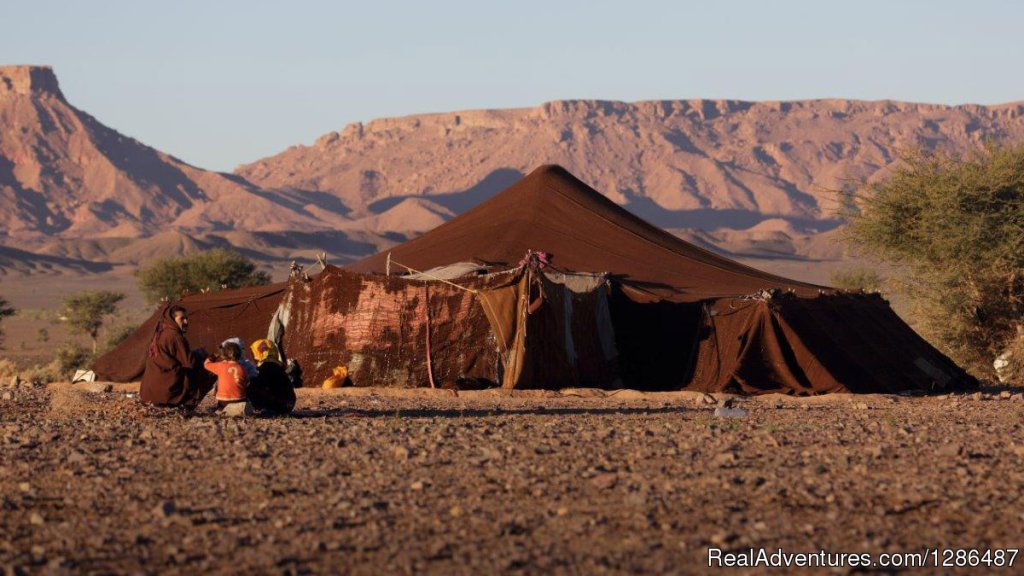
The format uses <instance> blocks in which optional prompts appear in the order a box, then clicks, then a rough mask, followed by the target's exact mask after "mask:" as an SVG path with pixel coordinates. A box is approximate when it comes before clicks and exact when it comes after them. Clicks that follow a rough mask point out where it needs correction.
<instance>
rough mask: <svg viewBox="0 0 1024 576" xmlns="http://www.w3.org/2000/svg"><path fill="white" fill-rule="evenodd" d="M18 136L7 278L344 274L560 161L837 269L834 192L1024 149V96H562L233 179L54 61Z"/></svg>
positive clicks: (244, 170) (765, 253)
mask: <svg viewBox="0 0 1024 576" xmlns="http://www.w3.org/2000/svg"><path fill="white" fill-rule="evenodd" d="M0 127H2V128H0V130H2V131H0V246H3V247H6V250H5V251H4V252H3V257H2V258H0V269H7V270H15V271H17V270H21V271H25V270H33V269H39V267H43V268H44V269H48V270H49V269H61V267H62V266H65V265H66V266H67V269H68V270H70V271H75V272H79V271H83V270H91V269H93V268H90V265H91V264H90V263H92V264H102V265H104V266H105V265H108V264H121V263H130V264H134V263H139V262H143V261H146V260H149V259H151V258H154V257H159V256H163V255H169V254H181V253H186V252H189V251H194V250H201V249H205V248H209V247H212V246H232V247H235V248H237V249H240V250H242V251H243V252H245V253H246V254H249V255H251V256H253V257H256V258H258V259H263V260H289V259H292V258H294V257H296V256H299V255H302V256H306V257H309V256H310V255H311V254H312V253H313V252H314V251H320V250H323V251H326V252H328V253H329V254H331V256H332V261H333V262H335V263H344V262H347V261H350V260H352V259H355V258H358V257H362V256H365V255H367V254H370V253H373V252H375V251H378V250H380V249H383V248H386V247H387V246H390V245H392V244H394V243H396V242H400V241H403V240H405V239H407V238H410V237H413V236H415V235H417V234H420V233H422V232H424V231H426V230H428V229H430V228H433V227H434V226H436V225H438V224H440V223H442V222H444V221H446V220H448V219H450V218H451V217H453V216H454V215H457V214H460V213H462V212H464V211H465V210H467V209H468V208H470V207H471V206H473V205H475V204H477V203H479V202H480V201H482V200H484V199H486V198H489V197H490V196H492V195H493V194H495V193H496V192H497V191H499V190H501V189H503V188H505V187H506V186H508V185H511V184H512V183H514V182H516V181H517V180H518V179H519V178H521V177H522V176H523V175H524V174H525V173H527V172H529V171H531V170H532V169H534V168H536V167H537V166H539V165H542V164H549V163H555V164H561V165H563V166H564V167H566V168H567V169H568V170H569V171H570V172H572V173H574V174H575V175H577V176H578V177H579V178H581V179H582V180H584V181H585V182H587V183H589V184H591V185H592V186H593V187H594V188H596V189H597V190H599V191H601V192H602V193H604V194H606V195H607V196H609V197H610V198H611V199H612V200H614V201H616V202H618V203H620V204H622V205H624V206H626V207H627V208H629V209H630V210H632V211H633V212H635V213H636V214H638V215H640V216H642V217H644V218H646V219H648V220H649V221H651V222H653V223H654V224H656V225H658V226H661V227H663V228H666V229H669V230H671V231H673V232H674V233H676V234H678V235H680V236H682V237H684V238H686V239H688V240H691V241H694V242H696V243H698V244H701V245H704V246H710V247H713V248H715V249H717V250H719V251H722V252H725V253H729V254H732V255H740V256H744V255H746V256H757V257H764V258H805V259H829V260H831V259H841V258H843V257H844V251H843V247H842V244H841V243H840V242H837V241H836V232H837V230H836V228H837V227H838V226H839V225H840V222H839V221H838V220H836V218H835V217H834V208H835V203H834V196H833V192H832V191H833V190H835V189H837V188H840V187H842V186H843V185H844V182H846V181H847V179H855V180H859V179H872V178H878V177H880V176H882V175H883V174H884V173H885V171H886V169H887V168H888V167H889V166H891V165H892V164H893V162H895V161H896V160H897V159H898V157H899V154H900V151H901V150H903V149H906V148H909V147H915V146H919V147H924V148H936V147H942V148H946V149H949V150H952V151H955V152H960V153H964V152H968V151H971V150H975V149H978V148H979V147H980V146H981V145H982V143H983V142H984V141H986V140H995V141H1013V142H1024V103H1017V104H1006V105H1001V106H976V105H963V106H941V105H932V104H908V103H901V102H890V101H883V102H862V101H849V100H816V101H794V102H758V103H754V102H740V101H712V100H688V101H655V102H638V103H633V104H629V103H622V102H603V101H560V102H550V103H547V104H544V105H542V106H538V107H536V108H526V109H512V110H478V111H468V112H452V113H444V114H429V115H419V116H409V117H405V118H395V119H381V120H375V121H372V122H369V123H367V124H365V125H364V124H358V123H357V124H352V125H350V126H347V127H346V128H344V129H343V130H341V131H340V132H330V133H328V134H325V135H324V136H322V137H321V138H319V139H318V140H317V141H316V142H315V143H314V144H313V145H311V146H293V147H291V148H289V149H287V150H285V151H283V152H281V153H280V154H278V155H276V156H272V157H269V158H264V159H262V160H259V161H256V162H253V163H251V164H247V165H244V166H241V167H239V168H238V169H237V170H236V172H235V173H234V174H224V173H218V172H211V171H207V170H203V169H200V168H197V167H195V166H191V165H189V164H186V163H185V162H182V161H181V160H178V159H177V158H174V157H173V156H170V155H168V154H165V153H162V152H160V151H158V150H155V149H153V148H150V147H148V146H146V145H144V144H142V143H140V142H138V141H136V140H134V139H132V138H129V137H127V136H124V135H122V134H120V133H118V132H116V131H115V130H113V129H110V128H107V127H106V126H104V125H103V124H101V123H100V122H99V121H97V120H96V119H95V118H93V117H91V116H89V115H88V114H86V113H84V112H82V111H80V110H78V109H77V108H75V107H73V106H72V105H71V104H69V103H68V102H67V100H66V99H65V98H64V95H63V94H62V92H61V90H60V87H59V85H58V82H57V78H56V76H55V75H54V73H53V71H52V70H51V69H50V68H48V67H39V66H7V67H0ZM538 248H543V247H538ZM28 256H33V258H31V259H29V258H28ZM29 260H31V261H29ZM15 263H19V264H18V265H15ZM96 269H97V270H102V269H104V268H103V266H100V267H99V268H96Z"/></svg>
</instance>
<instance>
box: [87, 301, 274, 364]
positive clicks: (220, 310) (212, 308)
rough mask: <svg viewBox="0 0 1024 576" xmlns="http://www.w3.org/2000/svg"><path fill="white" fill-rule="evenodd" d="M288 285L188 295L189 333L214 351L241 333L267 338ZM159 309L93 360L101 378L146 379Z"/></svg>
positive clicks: (194, 341) (194, 346)
mask: <svg viewBox="0 0 1024 576" xmlns="http://www.w3.org/2000/svg"><path fill="white" fill-rule="evenodd" d="M285 287H286V284H284V283H279V284H271V285H267V286H255V287H251V288H239V289H237V290H222V291H220V292H212V293H208V294H194V295H191V296H185V297H184V298H182V299H181V300H180V301H178V304H180V305H181V306H184V307H185V308H186V309H187V310H188V312H189V328H188V332H187V334H186V337H187V338H188V341H189V344H190V345H191V346H192V349H193V350H195V349H197V348H205V349H206V350H207V351H210V352H213V351H214V350H216V349H217V347H218V346H220V343H221V342H223V341H224V340H226V339H228V338H231V337H232V336H239V337H241V338H242V339H244V340H245V341H246V342H247V343H249V342H252V341H253V340H256V339H258V338H265V337H266V335H267V327H268V325H269V324H270V318H271V316H273V314H274V312H275V311H276V310H277V307H278V305H279V304H280V303H281V298H282V296H283V295H284V290H285ZM161 311H162V308H161V310H158V311H156V312H154V313H153V315H152V316H150V317H149V318H148V319H147V320H146V321H145V322H143V324H142V325H141V326H139V327H138V328H136V329H135V331H134V332H132V333H131V334H129V335H128V337H127V338H126V339H125V340H124V342H122V343H121V344H119V345H118V346H117V347H115V348H114V349H113V350H111V351H109V352H107V353H106V354H104V355H103V356H100V357H99V358H97V359H96V360H95V361H94V362H93V364H92V366H91V368H92V370H93V371H94V372H96V377H97V378H99V379H101V380H107V381H110V382H133V381H138V380H139V379H141V378H142V373H143V371H144V370H145V369H146V356H147V354H148V352H149V345H150V343H151V342H152V340H153V334H154V332H155V331H156V327H157V324H158V323H159V321H160V315H161Z"/></svg>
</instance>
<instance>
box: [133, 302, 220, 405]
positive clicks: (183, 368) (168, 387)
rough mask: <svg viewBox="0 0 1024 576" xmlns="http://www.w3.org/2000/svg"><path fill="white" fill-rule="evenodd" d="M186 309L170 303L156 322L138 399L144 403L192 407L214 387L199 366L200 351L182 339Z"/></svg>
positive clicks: (186, 326)
mask: <svg viewBox="0 0 1024 576" xmlns="http://www.w3.org/2000/svg"><path fill="white" fill-rule="evenodd" d="M187 330H188V311H187V310H185V309H184V308H182V307H181V306H170V307H168V308H167V310H165V311H164V317H163V318H162V319H161V321H160V323H159V324H158V325H157V328H156V333H155V334H154V335H153V340H152V342H151V343H150V345H149V353H148V356H147V358H146V371H145V372H144V373H143V375H142V386H141V389H140V390H139V399H140V400H141V401H142V402H144V403H146V404H154V405H156V406H166V407H183V408H195V407H196V406H198V405H199V402H200V401H201V400H202V399H203V396H205V395H206V393H207V392H209V391H210V388H212V387H213V380H212V379H211V378H210V376H209V374H207V373H206V371H205V370H203V369H202V366H203V359H204V358H203V357H204V356H205V353H203V352H202V351H199V350H197V351H193V350H192V349H191V348H190V347H189V344H188V340H187V339H186V338H185V332H186V331H187Z"/></svg>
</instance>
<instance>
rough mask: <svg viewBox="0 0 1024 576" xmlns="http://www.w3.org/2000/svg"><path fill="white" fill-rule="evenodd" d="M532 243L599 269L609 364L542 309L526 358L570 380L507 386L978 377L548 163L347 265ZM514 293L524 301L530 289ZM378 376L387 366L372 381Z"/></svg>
mask: <svg viewBox="0 0 1024 576" xmlns="http://www.w3.org/2000/svg"><path fill="white" fill-rule="evenodd" d="M529 251H537V252H544V253H547V254H548V255H549V257H550V260H551V266H550V268H549V269H557V270H560V271H563V272H564V271H572V272H577V273H579V272H588V273H604V274H607V278H608V282H607V295H606V300H607V303H608V308H609V314H610V318H611V323H610V328H611V330H612V331H613V332H614V342H615V350H614V351H613V355H614V363H612V364H609V363H608V361H607V360H608V359H605V358H597V357H596V356H586V355H576V354H574V353H573V352H572V351H571V350H569V349H568V347H567V345H565V343H563V342H562V340H561V337H562V336H563V335H564V334H566V333H567V332H568V330H566V329H565V327H564V325H566V324H570V325H571V324H572V322H573V321H574V318H573V317H572V315H571V314H567V315H564V316H563V317H562V318H561V319H560V320H558V322H560V323H561V324H563V326H562V327H561V328H560V329H557V328H558V327H557V326H555V324H557V323H558V322H555V320H554V316H557V314H556V315H551V316H552V318H549V320H550V322H548V323H547V325H545V326H541V323H540V322H537V321H531V322H532V324H531V325H530V326H526V328H528V329H527V330H526V332H525V335H524V337H525V338H526V339H527V341H529V342H532V345H531V346H532V347H529V350H533V356H534V358H535V359H534V360H532V362H534V363H536V362H539V360H536V354H538V353H540V352H541V351H545V350H546V351H547V352H548V353H549V354H550V353H551V352H552V351H553V350H555V349H559V348H565V349H566V350H567V351H566V352H565V353H563V354H561V356H560V359H561V360H560V361H562V362H568V363H569V364H571V365H573V366H575V373H574V377H573V378H571V379H568V380H565V381H558V380H557V378H548V379H542V380H530V379H517V380H516V381H515V383H514V385H515V386H532V387H558V386H563V385H575V384H580V385H598V386H608V385H615V386H622V385H624V386H628V387H633V388H638V389H663V390H664V389H692V390H704V391H721V390H729V391H736V392H740V393H748V394H755V393H763V392H783V393H790V394H817V393H823V392H895V391H901V390H907V389H937V388H948V387H954V386H967V385H971V384H973V383H974V380H973V379H972V378H971V377H970V376H969V375H967V374H966V373H965V372H964V371H963V370H962V369H960V368H959V367H958V366H956V365H955V364H954V363H953V362H952V361H950V360H949V359H948V358H947V357H946V356H944V355H943V354H942V353H941V352H939V351H938V350H936V349H935V348H933V347H932V346H931V345H929V344H928V343H927V342H925V341H924V340H923V339H922V338H921V337H920V336H918V335H917V334H916V333H915V332H914V331H913V330H912V329H911V328H910V327H909V326H907V324H906V323H905V322H903V321H902V320H901V319H900V318H899V317H898V316H897V315H896V314H895V313H894V312H893V311H892V309H891V308H890V307H889V305H888V303H887V302H885V301H884V300H883V299H882V298H881V297H879V296H877V295H862V294H847V293H840V292H837V291H835V290H832V289H829V288H826V287H822V286H815V285H812V284H807V283H803V282H798V281H795V280H790V279H786V278H782V277H779V276H774V275H771V274H767V273H765V272H761V271H759V270H756V269H753V268H750V267H748V266H744V265H742V264H739V263H737V262H734V261H732V260H729V259H728V258H724V257H722V256H719V255H716V254H714V253H711V252H709V251H707V250H703V249H701V248H698V247H696V246H694V245H692V244H690V243H688V242H685V241H683V240H681V239H679V238H677V237H675V236H673V235H671V234H669V233H667V232H665V231H663V230H661V229H658V228H657V227H655V226H652V225H650V224H648V223H647V222H645V221H643V220H642V219H640V218H638V217H636V216H634V215H633V214H631V213H629V212H628V211H626V210H625V209H623V208H621V207H620V206H618V205H616V204H615V203H613V202H612V201H610V200H608V199H607V198H605V197H604V196H603V195H601V194H600V193H598V192H596V191H595V190H594V189H592V188H590V187H589V186H587V185H586V184H584V183H583V182H581V181H579V180H578V179H576V178H575V177H574V176H572V175H571V174H569V173H568V172H567V171H566V170H564V169H563V168H561V167H558V166H543V167H541V168H538V169H537V170H535V171H534V172H532V173H531V174H529V175H528V176H526V177H525V178H524V179H523V180H521V181H519V182H518V183H516V184H514V185H512V186H511V187H509V188H507V189H506V190H504V191H502V192H501V193H499V194H497V195H496V196H494V197H493V198H491V199H490V200H488V201H486V202H484V203H483V204H480V205H479V206H477V207H475V208H473V209H472V210H470V211H468V212H466V213H465V214H463V215H461V216H459V217H457V218H455V219H453V220H451V221H449V222H447V223H445V224H443V225H441V226H439V227H437V228H436V229H434V230H432V231H430V232H428V233H426V234H424V235H423V236H420V237H418V238H416V239H413V240H410V241H409V242H406V243H404V244H402V245H400V246H397V247H395V248H393V249H391V250H389V251H387V252H383V253H380V254H376V255H374V256H371V257H369V258H366V259H364V260H361V261H359V262H356V263H354V264H352V265H351V266H348V267H347V270H348V271H350V272H358V273H363V274H366V273H378V274H383V273H387V272H390V273H392V274H394V273H396V272H398V271H404V270H405V269H407V268H411V269H415V270H428V269H431V268H436V267H443V266H446V265H450V264H452V263H456V262H477V263H481V264H488V265H491V266H495V267H496V268H497V269H513V268H515V267H516V266H517V264H518V263H519V262H520V261H521V260H522V258H523V256H524V255H525V254H526V253H527V252H529ZM543 275H544V274H543V273H540V274H538V275H535V276H543ZM523 290H526V292H530V290H533V291H534V292H536V290H537V288H535V287H534V288H524V289H523ZM524 297H525V298H526V299H527V300H529V301H533V300H534V295H533V294H532V293H530V294H529V295H527V296H524ZM322 306H323V304H321V307H322ZM286 347H287V344H286ZM529 350H528V351H527V356H530V355H531V354H530V353H529ZM595 359H599V360H600V363H601V365H602V367H604V368H605V369H613V370H614V371H615V373H616V377H615V378H608V377H607V375H602V376H601V377H599V378H597V379H596V380H588V378H586V377H584V375H590V376H589V377H590V378H593V377H594V374H595V372H600V370H598V371H595V370H587V369H585V365H587V364H588V363H591V362H593V361H594V360H595ZM524 361H531V360H524ZM565 373H566V372H565V371H564V370H563V371H562V372H559V373H557V374H553V376H559V374H561V375H564V374H565ZM559 377H560V376H559ZM386 381H387V378H386V376H385V375H384V374H378V375H377V378H375V379H374V383H378V384H379V383H383V382H386ZM609 383H610V384H609ZM357 384H359V383H358V382H357ZM505 384H506V385H507V384H508V382H505Z"/></svg>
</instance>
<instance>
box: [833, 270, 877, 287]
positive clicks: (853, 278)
mask: <svg viewBox="0 0 1024 576" xmlns="http://www.w3.org/2000/svg"><path fill="white" fill-rule="evenodd" d="M883 282H885V279H884V278H882V276H881V275H880V274H878V272H875V271H874V270H872V269H870V268H850V269H848V270H833V271H832V274H831V275H830V276H829V284H831V285H832V286H834V287H836V288H841V289H843V290H864V291H865V292H878V291H879V290H881V289H882V284H883Z"/></svg>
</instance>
